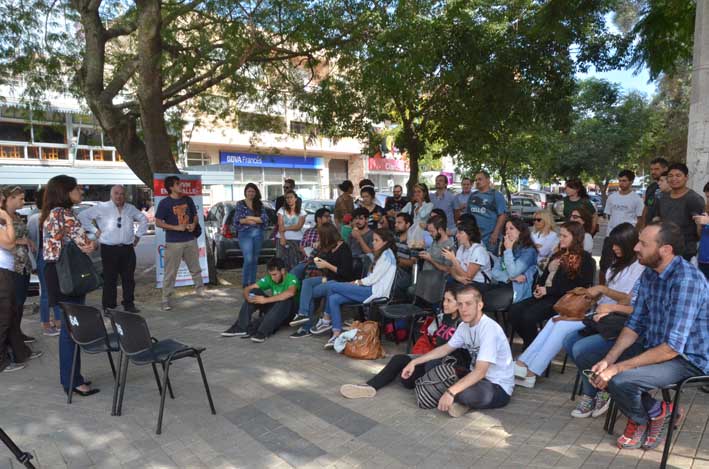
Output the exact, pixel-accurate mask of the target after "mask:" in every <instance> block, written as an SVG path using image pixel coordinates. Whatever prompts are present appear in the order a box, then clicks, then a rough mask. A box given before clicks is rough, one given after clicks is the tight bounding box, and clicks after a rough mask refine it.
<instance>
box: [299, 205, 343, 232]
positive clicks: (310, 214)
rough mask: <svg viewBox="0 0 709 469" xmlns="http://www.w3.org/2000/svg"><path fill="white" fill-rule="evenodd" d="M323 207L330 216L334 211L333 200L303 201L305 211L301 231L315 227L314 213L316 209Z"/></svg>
mask: <svg viewBox="0 0 709 469" xmlns="http://www.w3.org/2000/svg"><path fill="white" fill-rule="evenodd" d="M323 207H325V208H326V209H328V210H330V213H331V214H332V213H333V212H334V211H335V201H334V200H304V201H303V207H302V208H303V210H305V214H306V215H305V224H304V225H303V230H307V229H308V228H312V227H313V226H315V212H317V211H318V209H320V208H323Z"/></svg>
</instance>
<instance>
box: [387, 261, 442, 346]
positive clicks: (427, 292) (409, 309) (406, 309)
mask: <svg viewBox="0 0 709 469" xmlns="http://www.w3.org/2000/svg"><path fill="white" fill-rule="evenodd" d="M446 280H447V275H446V274H444V273H442V272H439V271H437V270H423V271H421V272H419V274H418V279H417V282H416V291H415V297H414V301H413V302H412V303H410V304H388V305H383V306H380V307H379V311H380V312H381V319H382V323H383V322H384V320H386V319H388V320H391V321H392V322H394V323H395V324H396V320H398V319H408V320H409V323H410V324H409V338H408V341H407V346H406V353H409V352H410V351H411V344H412V339H413V332H414V325H415V323H416V319H418V318H419V317H422V316H428V315H431V314H435V308H437V307H439V306H440V304H441V302H442V301H443V294H444V292H445V289H446ZM418 300H420V301H418ZM420 304H423V305H425V306H419V305H420ZM382 325H383V324H382ZM394 337H395V338H396V327H394Z"/></svg>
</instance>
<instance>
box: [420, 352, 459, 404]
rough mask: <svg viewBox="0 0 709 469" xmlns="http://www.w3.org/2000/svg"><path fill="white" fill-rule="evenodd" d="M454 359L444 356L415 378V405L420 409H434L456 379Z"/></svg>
mask: <svg viewBox="0 0 709 469" xmlns="http://www.w3.org/2000/svg"><path fill="white" fill-rule="evenodd" d="M455 364H456V359H455V358H454V357H450V356H448V357H445V358H444V359H443V360H442V361H441V364H440V365H437V366H435V367H433V368H431V369H430V370H428V371H427V372H426V374H424V375H423V376H421V377H420V378H419V379H417V380H416V387H415V389H414V391H415V393H416V405H417V406H419V408H421V409H435V408H436V407H438V401H440V400H441V396H443V394H444V393H445V392H446V390H447V389H448V388H449V387H451V386H452V385H453V384H455V383H456V381H458V375H457V374H456V372H455Z"/></svg>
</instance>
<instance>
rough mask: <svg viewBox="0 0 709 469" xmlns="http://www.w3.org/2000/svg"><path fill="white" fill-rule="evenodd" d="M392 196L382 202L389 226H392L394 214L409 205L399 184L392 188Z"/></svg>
mask: <svg viewBox="0 0 709 469" xmlns="http://www.w3.org/2000/svg"><path fill="white" fill-rule="evenodd" d="M393 192H394V196H393V197H387V198H386V200H385V201H384V211H385V212H386V215H387V219H388V221H389V226H394V223H395V219H396V214H397V213H399V212H401V209H403V208H404V207H405V206H406V204H408V203H409V198H408V197H404V196H403V193H404V188H403V187H401V186H400V185H399V184H397V185H395V186H394V191H393Z"/></svg>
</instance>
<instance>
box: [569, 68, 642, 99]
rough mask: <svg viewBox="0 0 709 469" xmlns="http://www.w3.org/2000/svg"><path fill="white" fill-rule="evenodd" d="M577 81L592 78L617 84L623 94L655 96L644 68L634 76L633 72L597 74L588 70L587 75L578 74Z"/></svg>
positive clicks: (619, 71) (614, 71) (618, 71)
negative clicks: (639, 93) (635, 92)
mask: <svg viewBox="0 0 709 469" xmlns="http://www.w3.org/2000/svg"><path fill="white" fill-rule="evenodd" d="M576 76H577V77H578V78H579V79H584V78H589V77H594V78H600V79H603V80H608V81H610V82H614V83H619V84H620V85H621V86H622V87H623V90H624V91H625V92H629V91H633V90H636V91H640V92H642V93H645V94H646V95H647V96H648V97H650V96H652V95H654V94H655V83H653V82H649V80H650V75H649V73H648V71H647V69H646V68H643V69H642V70H640V72H639V73H637V74H634V70H612V71H610V72H597V71H596V70H595V69H591V70H589V73H578V74H577V75H576Z"/></svg>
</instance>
